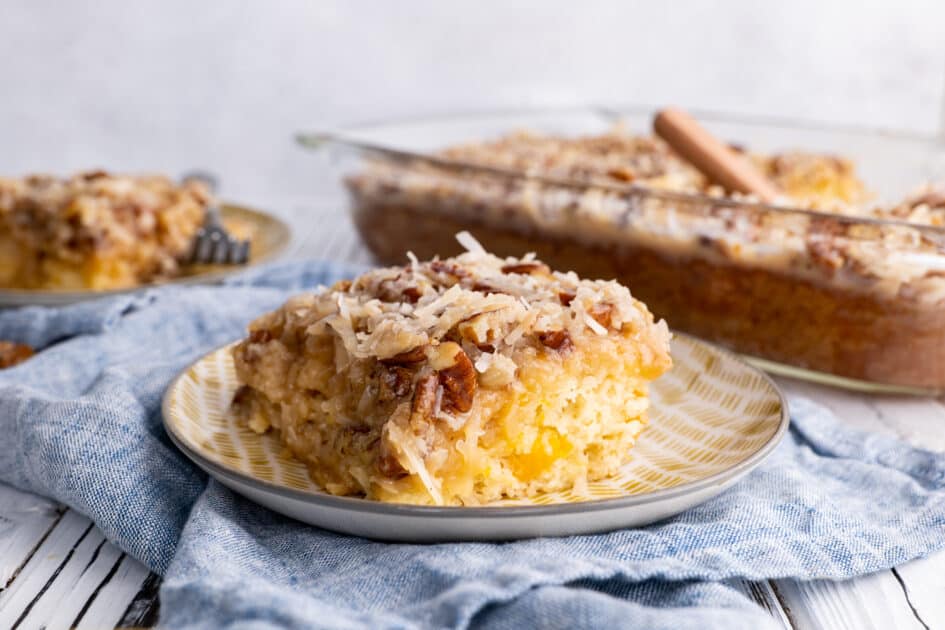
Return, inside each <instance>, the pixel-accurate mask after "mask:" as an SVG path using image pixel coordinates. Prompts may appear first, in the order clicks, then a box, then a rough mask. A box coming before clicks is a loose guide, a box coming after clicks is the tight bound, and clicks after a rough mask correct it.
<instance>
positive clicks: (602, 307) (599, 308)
mask: <svg viewBox="0 0 945 630" xmlns="http://www.w3.org/2000/svg"><path fill="white" fill-rule="evenodd" d="M589 315H590V316H591V317H593V318H594V320H595V321H596V322H597V323H598V324H600V325H601V326H603V327H604V328H610V324H611V321H612V319H613V315H614V305H613V304H607V303H606V302H602V303H600V304H595V305H594V306H593V307H591V310H590V311H589Z"/></svg>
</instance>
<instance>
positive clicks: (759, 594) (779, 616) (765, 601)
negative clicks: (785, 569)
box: [730, 580, 793, 630]
mask: <svg viewBox="0 0 945 630" xmlns="http://www.w3.org/2000/svg"><path fill="white" fill-rule="evenodd" d="M730 584H731V585H732V586H733V587H734V588H736V589H738V590H739V591H741V592H742V594H744V595H745V596H746V597H748V598H749V599H751V600H752V601H753V602H755V603H756V604H758V605H759V606H761V607H762V608H764V609H765V610H766V611H767V612H768V614H770V615H771V616H772V617H773V618H774V620H775V622H776V623H777V624H778V625H779V627H781V628H784V630H793V627H792V626H791V621H790V620H789V619H788V617H787V615H786V614H785V612H784V608H782V607H781V602H780V601H779V600H778V597H777V595H776V594H775V592H774V589H773V588H772V587H771V584H770V583H769V582H749V581H748V580H733V581H732V582H730Z"/></svg>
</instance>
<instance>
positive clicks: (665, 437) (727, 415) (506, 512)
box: [164, 334, 789, 542]
mask: <svg viewBox="0 0 945 630" xmlns="http://www.w3.org/2000/svg"><path fill="white" fill-rule="evenodd" d="M672 354H673V362H674V366H673V368H672V370H670V371H669V372H668V373H667V374H664V375H663V376H662V377H661V378H660V379H658V380H657V381H655V382H654V383H653V385H652V390H651V400H652V405H651V410H650V423H649V425H648V426H647V427H646V429H645V430H644V431H643V433H641V434H640V436H639V438H638V440H637V444H636V445H635V446H634V448H633V452H632V458H631V459H630V461H629V462H628V463H627V464H625V465H624V466H623V467H622V468H621V469H620V471H619V472H618V474H617V475H615V476H613V477H611V478H608V479H604V480H602V481H598V482H595V483H590V484H588V487H587V488H586V490H582V491H580V492H577V491H573V490H572V491H567V492H556V493H547V494H543V495H539V496H538V497H535V498H532V499H527V500H516V501H511V500H507V501H500V502H496V503H494V504H489V505H486V506H476V507H455V506H451V507H435V506H417V505H401V504H391V503H382V502H378V501H369V500H366V499H362V498H356V497H339V496H333V495H330V494H328V493H326V492H325V491H324V490H322V489H321V488H319V487H318V486H317V485H316V484H315V482H314V481H312V480H311V479H310V478H309V476H308V473H307V471H306V469H305V466H304V465H303V464H302V463H301V462H299V461H298V460H296V459H294V458H293V457H292V456H291V454H289V453H288V452H287V451H286V449H285V448H283V446H282V445H281V443H280V442H279V440H278V437H277V436H274V435H272V434H271V433H270V434H266V435H259V434H257V433H255V432H253V431H252V430H250V429H249V428H248V427H246V426H243V425H242V423H239V422H236V421H235V420H234V418H233V417H232V416H231V415H230V414H229V413H228V408H229V406H230V401H231V400H232V398H233V394H234V392H235V391H236V389H237V387H238V383H237V380H236V373H235V370H234V367H233V360H232V358H231V356H230V352H229V347H224V348H219V349H217V350H215V351H213V352H211V353H210V354H208V355H206V356H204V357H203V358H201V359H200V360H198V361H197V362H196V363H194V364H193V365H191V366H190V367H189V368H187V369H186V370H184V372H182V373H181V374H180V376H178V377H177V379H176V380H175V381H174V382H173V383H172V384H171V386H170V387H169V388H168V390H167V393H166V395H165V397H164V425H165V428H166V429H167V432H168V434H169V435H170V436H171V438H172V440H173V441H174V442H175V443H176V444H177V446H178V447H179V448H180V449H181V450H182V451H183V452H184V453H185V454H186V455H187V456H188V457H190V459H192V460H193V461H194V462H195V463H196V464H197V465H199V466H200V467H202V468H203V469H204V470H206V471H207V472H208V473H209V474H210V475H212V476H213V477H215V478H216V479H218V480H219V481H220V482H222V483H223V484H224V485H226V486H228V487H230V488H231V489H233V490H235V491H236V492H238V493H240V494H242V495H244V496H246V497H248V498H250V499H251V500H253V501H255V502H257V503H260V504H262V505H265V506H266V507H268V508H270V509H272V510H275V511H276V512H280V513H282V514H285V515H287V516H291V517H293V518H296V519H298V520H300V521H303V522H306V523H310V524H312V525H316V526H319V527H323V528H325V529H330V530H334V531H339V532H343V533H347V534H353V535H358V536H365V537H368V538H377V539H385V540H401V541H414V542H421V541H446V540H510V539H516V538H530V537H536V536H564V535H573V534H588V533H596V532H603V531H611V530H614V529H620V528H624V527H636V526H641V525H645V524H648V523H652V522H654V521H658V520H661V519H664V518H667V517H669V516H673V515H675V514H678V513H680V512H682V511H684V510H686V509H689V508H691V507H693V506H695V505H698V504H699V503H702V502H704V501H706V500H708V499H710V498H712V497H713V496H715V495H717V494H719V493H721V492H722V491H724V490H726V489H727V488H728V487H730V486H731V485H732V484H734V483H736V482H737V481H738V480H739V479H741V478H742V477H744V476H745V475H747V474H748V473H749V472H751V470H752V469H754V468H755V467H756V466H758V465H759V464H760V463H761V462H762V461H763V460H764V459H765V458H766V457H767V456H768V455H770V454H771V452H772V451H773V450H774V448H775V447H776V446H777V445H778V443H779V442H780V441H781V439H782V438H783V437H784V434H785V432H786V431H787V427H788V423H789V416H788V409H787V403H786V402H785V400H784V398H783V396H782V395H781V393H780V391H779V390H778V388H777V386H776V385H775V384H774V383H773V382H772V381H771V379H770V378H768V376H766V375H765V374H764V373H763V372H761V371H760V370H758V369H756V368H754V367H752V366H750V365H748V364H747V363H745V362H743V361H742V360H741V359H739V358H738V357H736V356H735V355H733V354H731V353H729V352H727V351H725V350H722V349H720V348H717V347H715V346H712V345H709V344H706V343H704V342H701V341H698V340H696V339H693V338H691V337H688V336H685V335H678V334H677V335H676V337H675V338H674V339H673V346H672Z"/></svg>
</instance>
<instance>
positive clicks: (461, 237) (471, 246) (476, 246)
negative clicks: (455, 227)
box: [456, 230, 486, 254]
mask: <svg viewBox="0 0 945 630" xmlns="http://www.w3.org/2000/svg"><path fill="white" fill-rule="evenodd" d="M456 241H457V242H458V243H459V244H460V245H462V246H463V247H464V248H465V249H466V251H467V252H469V253H470V254H485V253H486V248H485V247H483V246H482V243H480V242H479V241H477V240H476V237H475V236H473V235H472V234H470V233H469V232H467V231H466V230H463V231H462V232H459V233H457V234H456Z"/></svg>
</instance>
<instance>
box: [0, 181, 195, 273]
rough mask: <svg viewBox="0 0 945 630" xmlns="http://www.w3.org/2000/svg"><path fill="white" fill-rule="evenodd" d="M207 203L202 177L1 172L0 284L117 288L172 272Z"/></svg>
mask: <svg viewBox="0 0 945 630" xmlns="http://www.w3.org/2000/svg"><path fill="white" fill-rule="evenodd" d="M209 202H210V195H209V191H208V190H207V189H206V187H205V186H204V185H203V184H202V183H200V182H197V181H188V182H185V183H183V184H176V183H174V182H173V181H171V180H170V179H167V178H166V177H159V176H139V177H131V176H120V175H109V174H108V173H104V172H101V171H97V172H89V173H81V174H78V175H75V176H73V177H70V178H68V179H59V178H55V177H49V176H38V175H37V176H29V177H23V178H0V287H7V288H17V289H59V290H81V289H93V290H95V289H98V290H102V289H120V288H128V287H134V286H138V285H140V284H143V283H146V282H152V281H155V280H161V279H166V278H171V277H174V276H176V275H178V274H179V273H180V260H181V259H182V258H183V257H185V256H186V255H187V254H188V253H189V251H190V247H191V240H192V239H193V236H194V234H195V233H196V231H197V229H198V228H199V227H200V226H201V225H202V224H203V220H204V214H205V212H206V209H207V205H208V203H209Z"/></svg>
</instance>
